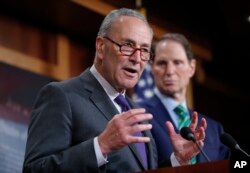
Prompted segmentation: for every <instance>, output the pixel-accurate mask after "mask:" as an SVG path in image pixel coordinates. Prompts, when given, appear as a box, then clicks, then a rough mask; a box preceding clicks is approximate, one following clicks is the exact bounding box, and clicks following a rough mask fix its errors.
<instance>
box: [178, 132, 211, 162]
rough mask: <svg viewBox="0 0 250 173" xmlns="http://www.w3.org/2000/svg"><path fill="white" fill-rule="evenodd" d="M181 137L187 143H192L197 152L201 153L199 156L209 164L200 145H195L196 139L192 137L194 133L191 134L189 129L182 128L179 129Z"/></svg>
mask: <svg viewBox="0 0 250 173" xmlns="http://www.w3.org/2000/svg"><path fill="white" fill-rule="evenodd" d="M181 136H182V137H183V138H184V139H186V140H188V141H193V142H194V143H195V144H196V145H197V147H198V148H199V150H200V151H201V154H202V155H203V156H204V157H205V158H206V160H207V161H208V162H210V159H209V158H208V156H207V155H206V153H204V151H203V150H202V148H201V147H200V145H199V144H198V143H197V141H196V138H195V136H194V133H193V132H192V130H191V129H190V128H189V127H182V128H181Z"/></svg>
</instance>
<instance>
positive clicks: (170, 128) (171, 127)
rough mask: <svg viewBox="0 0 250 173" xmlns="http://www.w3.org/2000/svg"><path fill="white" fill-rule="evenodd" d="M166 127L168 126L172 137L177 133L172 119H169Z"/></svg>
mask: <svg viewBox="0 0 250 173" xmlns="http://www.w3.org/2000/svg"><path fill="white" fill-rule="evenodd" d="M166 127H167V132H168V135H169V136H170V137H171V136H175V135H176V132H175V129H174V126H173V124H172V123H171V122H170V121H167V122H166Z"/></svg>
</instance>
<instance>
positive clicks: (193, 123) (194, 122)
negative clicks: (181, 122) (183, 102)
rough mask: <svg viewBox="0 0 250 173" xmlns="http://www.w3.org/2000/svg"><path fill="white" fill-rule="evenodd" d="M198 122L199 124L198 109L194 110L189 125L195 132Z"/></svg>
mask: <svg viewBox="0 0 250 173" xmlns="http://www.w3.org/2000/svg"><path fill="white" fill-rule="evenodd" d="M197 124H198V114H197V112H196V111H194V112H193V113H192V119H191V123H190V125H189V128H190V129H191V130H192V131H193V132H194V131H195V129H196V126H197Z"/></svg>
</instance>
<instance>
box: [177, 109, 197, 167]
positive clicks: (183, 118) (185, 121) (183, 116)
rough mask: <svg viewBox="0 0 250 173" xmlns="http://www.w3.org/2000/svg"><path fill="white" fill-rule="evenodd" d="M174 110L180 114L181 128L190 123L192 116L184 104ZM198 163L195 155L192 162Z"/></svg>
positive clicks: (179, 122)
mask: <svg viewBox="0 0 250 173" xmlns="http://www.w3.org/2000/svg"><path fill="white" fill-rule="evenodd" d="M174 112H175V113H176V114H177V115H178V116H179V119H178V124H179V127H178V128H179V130H180V129H181V128H182V127H187V126H189V124H190V121H191V120H190V117H189V116H188V113H187V111H186V110H185V108H184V107H183V106H182V105H178V106H177V107H176V108H175V109H174ZM195 163H197V160H196V157H193V158H192V159H191V164H195Z"/></svg>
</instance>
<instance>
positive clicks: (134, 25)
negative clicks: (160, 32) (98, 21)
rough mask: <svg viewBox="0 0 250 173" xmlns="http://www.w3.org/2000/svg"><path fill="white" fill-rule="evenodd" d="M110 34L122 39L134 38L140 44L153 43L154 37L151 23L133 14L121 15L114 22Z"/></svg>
mask: <svg viewBox="0 0 250 173" xmlns="http://www.w3.org/2000/svg"><path fill="white" fill-rule="evenodd" d="M108 34H109V36H110V35H112V36H113V37H115V38H116V39H120V40H127V39H129V40H133V41H135V42H136V43H137V44H139V45H141V44H148V45H151V42H152V38H153V33H152V30H151V28H150V27H149V25H148V24H147V23H145V22H144V21H143V20H141V19H139V18H136V17H132V16H119V17H118V18H117V19H116V20H115V21H114V22H113V24H112V26H111V28H110V29H109V32H108Z"/></svg>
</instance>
